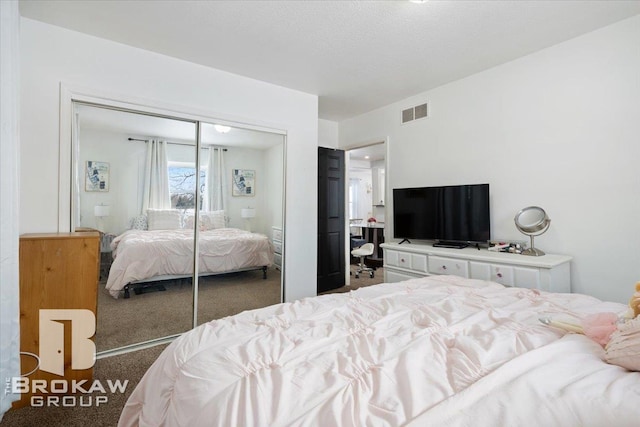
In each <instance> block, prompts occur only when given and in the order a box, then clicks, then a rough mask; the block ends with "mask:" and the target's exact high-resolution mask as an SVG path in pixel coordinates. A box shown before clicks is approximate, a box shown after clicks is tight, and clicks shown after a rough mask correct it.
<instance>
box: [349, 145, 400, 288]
mask: <svg viewBox="0 0 640 427" xmlns="http://www.w3.org/2000/svg"><path fill="white" fill-rule="evenodd" d="M389 141H390V138H389V136H384V137H380V138H373V139H370V140H367V141H362V142H358V143H354V144H351V145H348V146H346V147H344V148H343V149H344V151H345V156H344V159H345V186H346V187H345V195H344V205H345V212H349V178H350V175H349V169H350V156H349V152H350V151H353V150H357V149H360V148H365V147H371V146H373V145H379V144H384V168H385V174H384V191H385V198H384V199H385V203H384V217H385V224H384V235H385V236H388V235H389V234H388V233H389V223H388V222H387V218H389V211H390V206H389V205H390V202H391V199H390V198H389V197H387V195H388V194H389V191H388V190H389V163H390V162H389V145H390V144H389ZM349 228H350V227H349V220H348V219H347V220H346V221H345V236H348V235H349ZM344 245H345V266H346V268H345V272H344V274H345V283H346V285H347V286H349V285H350V284H351V275H350V274H349V273H350V271H351V242H350V240H349V239H345V242H344Z"/></svg>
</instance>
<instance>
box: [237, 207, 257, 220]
mask: <svg viewBox="0 0 640 427" xmlns="http://www.w3.org/2000/svg"><path fill="white" fill-rule="evenodd" d="M240 216H241V217H242V218H245V219H247V218H254V217H255V216H256V210H255V209H253V208H243V209H242V210H241V211H240Z"/></svg>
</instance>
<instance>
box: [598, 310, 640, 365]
mask: <svg viewBox="0 0 640 427" xmlns="http://www.w3.org/2000/svg"><path fill="white" fill-rule="evenodd" d="M604 359H605V360H606V361H607V363H610V364H612V365H618V366H622V367H623V368H626V369H628V370H630V371H640V317H636V318H635V319H632V320H628V321H626V322H625V323H623V324H621V325H619V326H618V329H617V330H616V331H615V332H614V333H613V334H612V335H611V340H610V341H609V344H607V347H606V352H605V356H604Z"/></svg>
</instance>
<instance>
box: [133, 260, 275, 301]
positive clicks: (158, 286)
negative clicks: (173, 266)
mask: <svg viewBox="0 0 640 427" xmlns="http://www.w3.org/2000/svg"><path fill="white" fill-rule="evenodd" d="M254 270H262V279H263V280H266V279H267V266H266V265H263V266H258V267H247V268H240V269H237V270H228V271H221V272H216V273H201V274H199V275H198V277H206V276H218V275H221V274H230V273H240V272H242V271H254ZM192 277H193V275H191V274H176V275H171V274H165V275H162V276H155V277H150V278H148V279H143V280H136V281H134V282H130V283H127V284H126V285H125V286H124V288H123V289H122V290H123V291H124V299H128V298H130V297H131V291H133V292H134V293H135V294H136V295H140V294H143V293H145V292H150V291H151V289H152V288H155V290H157V291H164V290H166V289H165V287H164V285H163V284H162V282H165V281H169V280H179V279H191V278H192Z"/></svg>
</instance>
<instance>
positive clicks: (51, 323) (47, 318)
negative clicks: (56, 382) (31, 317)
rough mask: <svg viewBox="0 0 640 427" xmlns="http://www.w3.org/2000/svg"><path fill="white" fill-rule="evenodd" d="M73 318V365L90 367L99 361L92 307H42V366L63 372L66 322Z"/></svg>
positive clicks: (40, 350) (47, 369)
mask: <svg viewBox="0 0 640 427" xmlns="http://www.w3.org/2000/svg"><path fill="white" fill-rule="evenodd" d="M60 320H70V321H71V369H88V368H91V367H92V366H93V365H94V364H95V361H96V345H95V343H94V342H93V341H91V337H92V336H93V335H94V334H95V332H96V316H95V315H94V314H93V312H92V311H91V310H85V309H68V310H40V349H39V353H40V354H39V356H40V369H41V370H43V371H46V372H50V373H52V374H56V375H60V376H64V324H62V323H61V322H59V321H60Z"/></svg>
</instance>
